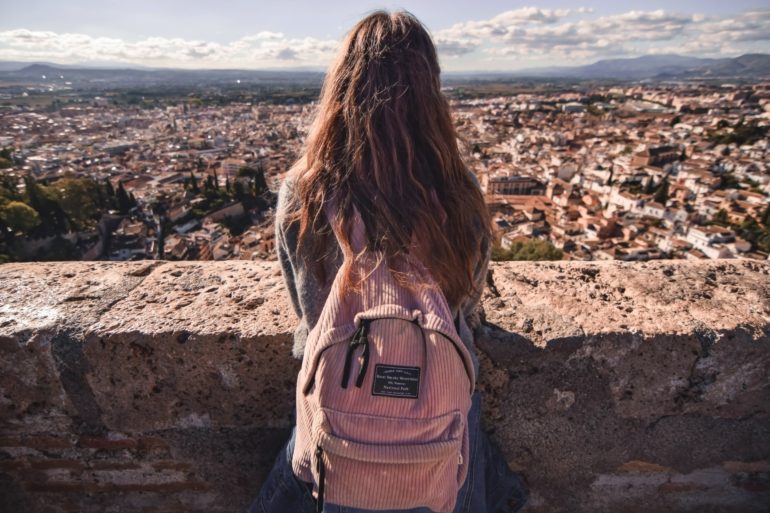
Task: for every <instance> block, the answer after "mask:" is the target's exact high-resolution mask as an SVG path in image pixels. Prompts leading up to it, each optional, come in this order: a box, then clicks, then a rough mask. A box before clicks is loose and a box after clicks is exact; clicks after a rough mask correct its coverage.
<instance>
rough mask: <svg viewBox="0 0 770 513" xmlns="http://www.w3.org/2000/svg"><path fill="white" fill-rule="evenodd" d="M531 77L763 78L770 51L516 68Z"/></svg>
mask: <svg viewBox="0 0 770 513" xmlns="http://www.w3.org/2000/svg"><path fill="white" fill-rule="evenodd" d="M516 74H517V75H522V76H533V77H560V78H562V77H563V78H582V79H602V78H605V79H620V80H644V79H658V80H661V79H677V78H682V79H684V78H743V79H747V78H748V79H751V78H767V77H770V55H768V54H746V55H741V56H740V57H734V58H727V59H703V58H699V57H685V56H682V55H675V54H667V55H645V56H643V57H636V58H633V59H605V60H600V61H597V62H595V63H593V64H589V65H587V66H575V67H554V68H533V69H528V70H521V71H518V72H516Z"/></svg>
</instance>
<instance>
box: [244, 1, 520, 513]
mask: <svg viewBox="0 0 770 513" xmlns="http://www.w3.org/2000/svg"><path fill="white" fill-rule="evenodd" d="M356 223H357V224H356ZM356 229H359V233H358V241H357V242H356V241H354V240H353V239H354V235H353V234H354V232H355V231H356ZM275 234H276V248H277V253H278V257H279V261H280V264H281V268H282V271H283V276H284V279H285V282H286V287H287V289H288V291H289V294H290V297H291V301H292V304H293V306H294V309H295V311H296V313H297V315H298V317H299V319H300V320H299V324H298V326H297V328H296V331H295V333H294V349H293V353H294V356H295V357H298V358H301V357H302V356H303V353H304V351H305V343H306V341H307V340H308V335H309V334H310V333H311V332H312V330H313V327H314V326H315V325H316V323H318V322H319V317H320V316H321V313H322V310H323V307H324V304H325V302H326V301H327V299H328V297H329V294H330V288H331V286H332V282H333V280H334V279H335V277H336V276H337V275H338V273H339V275H340V278H339V280H340V285H338V286H339V287H341V289H342V290H347V289H350V290H353V291H355V290H358V289H359V288H360V286H361V283H362V282H363V280H365V279H366V276H364V275H362V273H360V272H356V271H355V269H357V268H356V267H354V266H353V265H348V264H349V263H350V262H353V261H356V260H357V259H359V257H361V256H362V255H363V254H364V253H367V254H373V255H377V264H376V265H380V264H383V263H384V265H386V266H387V269H388V270H389V272H390V273H391V274H392V276H393V278H394V279H395V280H396V281H397V282H398V283H399V284H400V285H402V286H403V287H406V288H408V289H411V290H420V289H421V288H424V287H430V286H434V287H438V288H439V289H440V292H441V293H443V296H444V297H445V298H446V304H447V305H448V306H449V309H450V310H451V314H452V316H453V318H454V327H455V328H456V330H457V331H456V332H457V334H458V335H459V338H460V339H461V340H462V343H463V344H464V345H465V346H466V347H467V350H468V351H467V353H468V354H470V356H471V362H472V365H473V370H474V372H475V374H474V375H477V372H478V360H477V358H476V356H475V351H474V341H473V331H472V329H473V327H475V325H476V324H477V323H478V315H477V313H476V309H477V306H478V303H479V300H480V297H481V292H482V289H483V287H484V283H485V277H486V272H487V265H488V262H489V257H490V218H489V213H488V211H487V208H486V205H485V203H484V198H483V195H482V193H481V191H480V189H479V186H478V182H477V180H476V178H475V176H474V175H473V174H472V173H471V172H470V171H469V170H468V169H467V168H466V166H465V164H464V163H463V160H462V158H461V155H460V151H459V149H458V143H457V134H456V132H455V128H454V125H453V122H452V118H451V113H450V109H449V104H448V102H447V100H446V98H445V97H444V95H443V94H442V92H441V82H440V69H439V63H438V57H437V54H436V49H435V47H434V44H433V42H432V40H431V37H430V35H429V33H428V31H427V30H426V29H425V28H424V27H423V25H422V24H421V23H420V22H419V21H418V20H417V19H416V18H415V17H414V16H413V15H411V14H409V13H407V12H402V11H399V12H393V13H387V12H384V11H376V12H374V13H372V14H370V15H368V16H366V17H365V18H364V19H362V20H361V21H360V22H359V23H358V24H356V25H355V26H354V27H353V29H352V30H351V31H350V32H349V33H348V35H347V37H346V38H345V40H344V42H343V43H342V46H341V49H340V51H339V55H338V58H337V59H336V61H335V62H334V63H333V64H332V66H331V68H330V70H329V72H328V73H327V75H326V78H325V80H324V84H323V88H322V92H321V98H320V102H319V105H318V109H317V112H316V116H315V120H314V122H313V125H312V127H311V129H310V133H309V135H308V139H307V142H306V146H305V149H304V152H303V155H302V156H301V158H299V160H298V161H297V163H296V164H295V165H294V166H293V167H292V169H291V170H290V171H289V172H288V173H287V175H286V177H285V180H284V182H283V184H282V185H281V188H280V191H279V195H278V205H277V209H276V224H275ZM411 262H419V264H420V267H419V268H420V270H421V272H416V271H415V272H413V270H414V269H416V268H414V267H412V266H410V263H411ZM425 276H429V280H427V281H426V280H425V279H423V278H424V277H425ZM467 428H468V431H469V439H470V442H469V446H470V449H469V457H470V461H469V462H468V463H467V464H468V470H467V475H466V476H465V480H464V483H463V485H462V487H461V488H460V490H459V493H458V495H457V498H456V502H455V508H454V511H456V512H460V511H462V512H474V513H484V512H490V513H493V512H494V513H498V512H510V511H516V510H518V509H519V508H520V507H521V506H522V505H523V502H524V500H525V498H526V492H525V490H524V489H523V487H522V485H521V482H520V481H519V480H518V478H517V477H516V476H515V475H514V474H513V473H512V472H511V471H510V470H509V468H508V466H507V464H506V463H505V461H504V459H503V458H502V455H501V454H500V452H499V450H497V448H496V447H495V446H494V445H493V444H492V443H491V442H490V441H489V440H488V438H487V437H486V435H485V434H484V433H483V431H481V429H480V426H479V395H478V392H476V393H474V394H473V396H472V402H471V408H470V411H469V413H468V420H467ZM295 441H296V429H295V431H294V432H293V433H292V437H291V438H290V440H289V442H288V444H287V445H286V447H285V448H284V450H283V451H281V453H280V454H279V455H278V458H277V459H276V462H275V466H274V468H273V470H272V471H271V473H270V475H269V476H268V478H267V480H266V482H265V483H264V485H263V487H262V490H261V491H260V494H259V496H258V497H257V498H256V500H255V501H254V502H253V504H252V506H251V509H250V512H264V513H273V512H275V513H279V512H286V513H288V512H303V511H308V512H310V511H314V510H315V509H314V508H317V507H319V504H318V503H317V501H318V497H315V496H314V494H313V485H312V484H311V483H307V482H305V481H303V480H300V479H299V478H298V477H297V476H296V474H295V472H293V471H292V466H291V465H292V456H293V453H294V449H295V447H294V444H295ZM321 507H323V511H325V512H327V513H328V512H333V511H343V510H342V509H336V508H337V507H336V506H334V505H333V504H326V505H325V506H321ZM344 511H345V512H351V513H352V512H358V511H364V510H359V509H355V508H350V507H345V508H344ZM367 511H368V510H367ZM388 511H395V510H388ZM399 511H409V512H412V513H418V512H419V513H429V512H430V511H431V510H430V509H428V508H427V507H418V508H412V509H409V510H399Z"/></svg>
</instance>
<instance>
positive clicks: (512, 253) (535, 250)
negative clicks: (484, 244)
mask: <svg viewBox="0 0 770 513" xmlns="http://www.w3.org/2000/svg"><path fill="white" fill-rule="evenodd" d="M563 256H564V253H563V252H562V251H561V250H560V249H557V248H556V247H554V245H553V244H551V243H550V242H548V241H546V240H541V239H529V240H517V241H514V242H513V244H511V247H510V248H508V249H507V250H506V249H503V248H501V247H499V246H495V247H493V248H492V260H495V261H506V260H529V261H537V260H561V259H562V257H563Z"/></svg>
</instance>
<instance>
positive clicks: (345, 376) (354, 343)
mask: <svg viewBox="0 0 770 513" xmlns="http://www.w3.org/2000/svg"><path fill="white" fill-rule="evenodd" d="M365 325H366V320H362V321H361V325H360V326H359V327H358V329H357V330H356V332H355V333H354V334H353V338H351V339H350V345H349V346H348V351H347V353H346V354H345V367H344V368H343V369H342V383H340V386H341V387H342V388H348V381H349V380H350V366H351V364H352V363H353V351H355V349H356V347H358V346H359V345H360V343H361V342H360V340H361V337H362V336H365V335H362V334H363V333H364V330H365V329H366V328H365V327H364V326H365Z"/></svg>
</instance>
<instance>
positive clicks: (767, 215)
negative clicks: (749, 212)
mask: <svg viewBox="0 0 770 513" xmlns="http://www.w3.org/2000/svg"><path fill="white" fill-rule="evenodd" d="M760 219H761V220H762V224H763V225H764V226H765V228H768V229H770V203H769V204H768V205H767V206H766V207H765V211H764V212H763V213H762V217H761V218H760Z"/></svg>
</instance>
